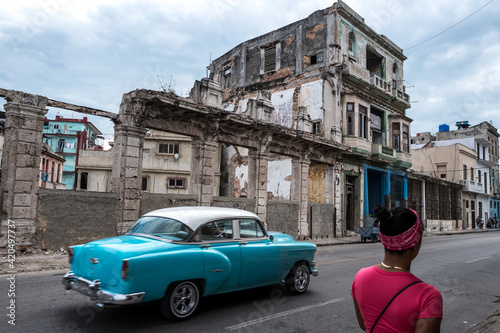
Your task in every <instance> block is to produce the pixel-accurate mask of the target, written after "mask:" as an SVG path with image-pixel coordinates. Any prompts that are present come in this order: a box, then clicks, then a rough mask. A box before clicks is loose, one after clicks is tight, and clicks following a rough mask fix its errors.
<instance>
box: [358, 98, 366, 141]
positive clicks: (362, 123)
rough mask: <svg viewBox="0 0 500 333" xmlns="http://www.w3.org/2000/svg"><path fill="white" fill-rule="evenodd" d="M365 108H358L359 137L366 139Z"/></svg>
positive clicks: (361, 106)
mask: <svg viewBox="0 0 500 333" xmlns="http://www.w3.org/2000/svg"><path fill="white" fill-rule="evenodd" d="M367 110H368V109H367V108H366V107H364V106H363V105H360V106H359V136H360V137H362V138H365V139H367V138H368V135H367V129H368V116H367Z"/></svg>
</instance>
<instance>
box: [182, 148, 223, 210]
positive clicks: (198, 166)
mask: <svg viewBox="0 0 500 333" xmlns="http://www.w3.org/2000/svg"><path fill="white" fill-rule="evenodd" d="M218 146H219V144H218V143H217V142H215V141H202V140H195V141H193V142H192V145H191V154H192V157H191V161H192V162H191V181H190V184H189V193H190V194H196V195H197V196H198V204H199V205H200V206H211V205H212V203H213V201H214V188H213V184H214V181H215V165H217V163H216V161H215V159H216V158H217V157H218V156H217V148H218Z"/></svg>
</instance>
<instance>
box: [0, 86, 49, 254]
mask: <svg viewBox="0 0 500 333" xmlns="http://www.w3.org/2000/svg"><path fill="white" fill-rule="evenodd" d="M6 99H7V104H5V105H4V108H5V111H6V114H5V132H4V133H5V134H4V135H5V143H4V149H3V161H2V182H1V191H2V194H3V203H2V226H1V234H2V244H1V245H2V246H3V245H5V244H6V243H5V242H6V241H7V235H8V233H9V231H8V230H12V231H14V230H15V237H16V243H17V245H18V246H19V247H18V249H24V248H29V247H32V246H33V245H35V239H34V236H35V231H36V230H35V229H36V227H35V219H36V211H37V205H38V193H37V192H38V188H39V183H38V181H39V176H40V156H41V153H42V131H43V122H44V118H45V114H46V113H47V110H46V109H45V107H46V105H47V98H46V97H41V96H36V95H30V94H26V93H23V92H16V91H11V92H9V93H8V95H7V97H6Z"/></svg>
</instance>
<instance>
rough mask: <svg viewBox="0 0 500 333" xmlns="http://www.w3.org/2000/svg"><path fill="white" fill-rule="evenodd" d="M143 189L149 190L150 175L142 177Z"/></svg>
mask: <svg viewBox="0 0 500 333" xmlns="http://www.w3.org/2000/svg"><path fill="white" fill-rule="evenodd" d="M141 190H142V191H148V190H149V177H142V185H141Z"/></svg>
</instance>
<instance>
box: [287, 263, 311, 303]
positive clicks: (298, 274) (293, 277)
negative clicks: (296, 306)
mask: <svg viewBox="0 0 500 333" xmlns="http://www.w3.org/2000/svg"><path fill="white" fill-rule="evenodd" d="M310 277H311V275H310V272H309V267H308V265H307V264H306V263H298V264H295V266H293V268H292V270H291V271H290V274H288V276H287V278H286V279H285V286H286V288H287V289H288V291H289V292H290V293H292V294H294V295H299V294H302V293H304V292H305V291H306V290H307V287H308V286H309V280H310Z"/></svg>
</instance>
